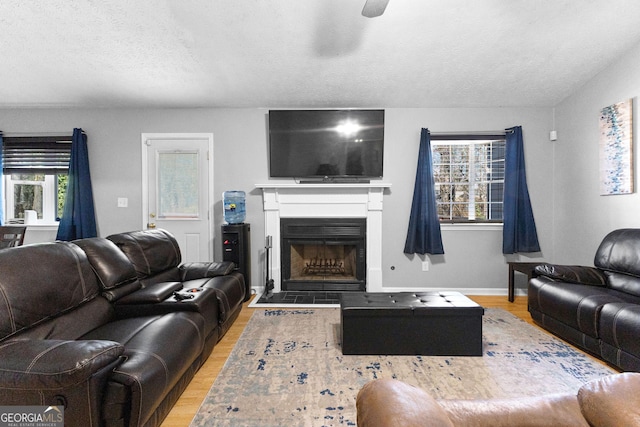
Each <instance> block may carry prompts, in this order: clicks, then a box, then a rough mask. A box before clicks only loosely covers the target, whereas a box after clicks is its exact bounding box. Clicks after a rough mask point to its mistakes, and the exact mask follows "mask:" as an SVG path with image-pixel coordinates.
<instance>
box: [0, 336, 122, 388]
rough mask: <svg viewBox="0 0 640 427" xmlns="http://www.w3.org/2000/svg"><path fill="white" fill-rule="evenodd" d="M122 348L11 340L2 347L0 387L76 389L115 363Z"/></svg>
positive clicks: (100, 343) (91, 343)
mask: <svg viewBox="0 0 640 427" xmlns="http://www.w3.org/2000/svg"><path fill="white" fill-rule="evenodd" d="M123 352H124V348H123V347H122V345H120V344H118V343H116V342H113V341H101V340H86V341H82V340H78V341H64V340H11V341H7V342H4V343H2V345H0V388H3V389H9V390H15V391H18V390H33V389H38V390H52V389H65V388H69V387H73V386H75V385H77V384H80V383H82V382H83V381H86V380H87V379H88V378H89V377H91V376H92V375H93V374H94V373H96V372H98V371H99V370H100V369H102V368H104V367H106V366H108V365H109V364H112V363H113V362H115V361H116V360H117V359H118V358H119V357H120V356H121V355H122V353H123Z"/></svg>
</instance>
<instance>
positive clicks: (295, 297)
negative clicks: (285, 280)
mask: <svg viewBox="0 0 640 427" xmlns="http://www.w3.org/2000/svg"><path fill="white" fill-rule="evenodd" d="M257 303H258V304H274V305H280V304H302V305H316V304H334V305H338V304H340V293H339V292H325V291H309V292H305V291H283V292H279V293H277V294H272V295H271V296H270V297H267V296H266V295H264V294H263V295H262V296H261V297H260V298H259V299H258V301H257Z"/></svg>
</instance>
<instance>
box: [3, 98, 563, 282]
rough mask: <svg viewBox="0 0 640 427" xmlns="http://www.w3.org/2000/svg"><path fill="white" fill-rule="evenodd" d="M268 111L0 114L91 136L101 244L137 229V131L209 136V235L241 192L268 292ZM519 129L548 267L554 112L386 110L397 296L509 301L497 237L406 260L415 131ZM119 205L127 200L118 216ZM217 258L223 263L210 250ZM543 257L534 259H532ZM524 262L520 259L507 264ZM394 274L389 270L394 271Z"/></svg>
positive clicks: (457, 240) (449, 233) (450, 233)
mask: <svg viewBox="0 0 640 427" xmlns="http://www.w3.org/2000/svg"><path fill="white" fill-rule="evenodd" d="M266 114H267V110H264V109H16V110H0V129H1V130H3V131H4V132H6V133H11V132H52V133H60V132H68V133H71V131H72V129H73V128H74V127H81V128H83V129H84V130H85V132H86V133H87V135H88V144H89V158H90V163H91V174H92V180H93V186H94V187H93V188H94V197H95V202H96V212H97V220H98V230H99V234H100V235H101V236H107V235H109V234H112V233H116V232H121V231H128V230H136V229H141V228H142V227H143V225H142V213H141V212H142V203H141V200H140V199H141V193H142V189H141V188H142V187H141V148H140V145H141V142H140V134H141V133H143V132H149V133H153V132H212V133H213V134H214V173H215V177H214V179H215V189H214V195H213V196H214V198H215V207H214V209H215V210H214V214H215V231H216V233H217V234H219V229H220V225H221V224H222V207H221V203H222V202H221V194H222V192H223V191H225V190H244V191H245V192H247V220H246V221H247V222H249V223H251V229H252V254H251V256H252V283H253V284H254V285H261V284H262V283H264V264H263V257H264V253H263V248H264V242H263V237H262V236H263V235H264V216H263V211H262V197H261V192H260V191H259V190H257V189H255V187H254V185H255V184H257V183H263V182H265V181H266V180H267V179H268V165H267V124H266ZM515 125H522V126H523V131H524V138H525V153H526V161H527V165H528V180H529V191H530V194H531V199H532V203H533V206H534V214H535V218H536V223H537V226H538V233H539V237H540V243H541V246H542V249H543V254H542V255H543V256H544V258H546V259H549V258H552V256H553V253H552V236H553V224H552V219H553V212H552V201H553V200H554V199H553V197H552V194H550V193H551V191H552V189H553V188H554V186H553V177H552V172H553V159H552V148H553V145H552V143H551V142H549V140H548V132H549V130H550V129H551V110H550V109H546V108H486V109H482V108H480V109H455V108H454V109H413V108H408V109H387V110H386V131H385V132H386V133H385V159H384V161H385V165H384V166H385V177H384V181H387V182H391V183H392V185H393V186H392V187H391V189H390V191H389V192H388V194H387V195H386V196H385V199H384V213H383V224H384V231H383V245H384V248H383V281H384V285H385V287H387V288H389V287H391V288H393V287H397V288H418V287H420V288H425V287H426V288H438V289H442V288H446V289H464V290H467V289H472V288H473V289H475V290H476V291H475V293H502V294H506V283H507V267H506V264H505V262H506V260H507V258H505V257H504V256H503V255H502V253H501V248H502V243H501V242H502V241H501V232H500V231H479V230H472V231H468V230H459V229H456V230H449V229H446V230H444V231H443V239H444V247H445V252H446V255H444V256H442V257H435V258H433V259H431V260H430V261H431V262H432V263H433V265H431V268H430V271H428V272H422V270H421V262H422V260H421V259H420V257H414V256H407V255H405V254H404V253H403V248H404V242H405V237H406V230H407V225H408V221H409V211H410V208H411V199H412V195H413V184H414V180H415V173H416V164H417V154H418V146H419V139H420V129H421V128H422V127H429V128H430V129H431V131H432V132H452V131H462V132H464V131H497V130H503V129H505V128H507V127H511V126H515ZM118 197H127V198H128V199H129V207H128V208H118V207H117V206H116V200H117V198H118ZM214 248H215V258H216V259H220V258H221V252H222V251H221V247H220V242H219V241H218V240H217V239H216V240H215V241H214ZM537 255H539V254H537ZM517 258H520V259H522V260H526V259H527V257H526V256H520V257H518V256H515V257H513V256H512V257H509V258H508V259H509V260H510V259H517ZM392 267H394V269H393V270H392Z"/></svg>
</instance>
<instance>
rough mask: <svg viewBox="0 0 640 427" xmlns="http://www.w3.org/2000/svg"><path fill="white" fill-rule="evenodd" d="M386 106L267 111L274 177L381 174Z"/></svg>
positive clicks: (346, 176)
mask: <svg viewBox="0 0 640 427" xmlns="http://www.w3.org/2000/svg"><path fill="white" fill-rule="evenodd" d="M383 147H384V110H271V111H269V176H270V177H272V178H301V179H304V178H317V179H331V178H380V177H382V158H383Z"/></svg>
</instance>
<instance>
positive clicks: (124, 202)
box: [118, 197, 129, 208]
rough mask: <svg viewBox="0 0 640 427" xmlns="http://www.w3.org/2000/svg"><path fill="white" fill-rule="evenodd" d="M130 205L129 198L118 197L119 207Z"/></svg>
mask: <svg viewBox="0 0 640 427" xmlns="http://www.w3.org/2000/svg"><path fill="white" fill-rule="evenodd" d="M128 206H129V199H127V198H126V197H118V207H119V208H126V207H128Z"/></svg>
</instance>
